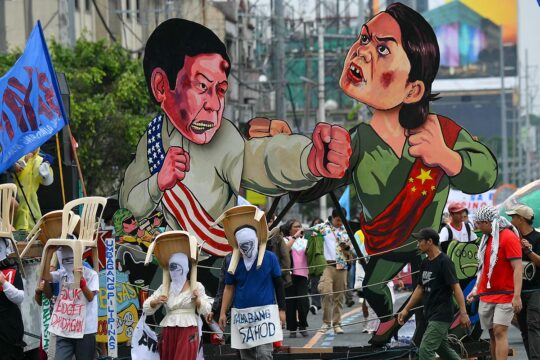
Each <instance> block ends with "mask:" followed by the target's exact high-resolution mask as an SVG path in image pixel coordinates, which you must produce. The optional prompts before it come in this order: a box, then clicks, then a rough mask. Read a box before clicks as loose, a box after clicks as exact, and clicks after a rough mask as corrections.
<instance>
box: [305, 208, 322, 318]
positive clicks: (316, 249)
mask: <svg viewBox="0 0 540 360" xmlns="http://www.w3.org/2000/svg"><path fill="white" fill-rule="evenodd" d="M322 223H323V220H322V219H321V218H315V219H313V220H312V221H311V223H310V229H312V228H313V227H315V226H316V225H319V224H322ZM306 255H307V257H308V266H309V270H308V271H309V293H310V299H311V306H310V307H309V311H311V313H312V314H313V315H316V314H317V312H318V311H319V310H320V309H321V308H322V304H321V295H319V280H320V279H321V275H322V273H323V271H324V268H325V267H326V259H325V258H324V238H323V237H322V235H321V234H319V233H317V232H313V233H311V235H310V236H309V241H308V246H307V249H306Z"/></svg>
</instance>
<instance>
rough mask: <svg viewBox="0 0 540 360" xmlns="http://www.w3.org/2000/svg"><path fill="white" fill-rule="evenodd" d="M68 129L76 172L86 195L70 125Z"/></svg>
mask: <svg viewBox="0 0 540 360" xmlns="http://www.w3.org/2000/svg"><path fill="white" fill-rule="evenodd" d="M67 128H68V131H69V143H70V144H71V149H72V150H73V156H74V157H75V163H76V164H77V172H78V173H79V178H80V179H81V185H82V190H83V195H84V196H85V197H86V186H85V185H84V178H83V174H82V170H81V164H80V163H79V157H78V156H77V149H75V146H73V135H72V134H71V127H70V126H69V125H68V126H67Z"/></svg>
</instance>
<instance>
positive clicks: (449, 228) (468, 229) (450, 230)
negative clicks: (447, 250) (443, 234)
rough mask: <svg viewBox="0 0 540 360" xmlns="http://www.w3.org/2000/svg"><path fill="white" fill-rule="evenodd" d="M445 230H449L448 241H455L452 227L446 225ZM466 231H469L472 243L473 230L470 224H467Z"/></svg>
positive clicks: (468, 236) (469, 238) (468, 234)
mask: <svg viewBox="0 0 540 360" xmlns="http://www.w3.org/2000/svg"><path fill="white" fill-rule="evenodd" d="M443 228H446V230H448V241H452V240H454V231H453V230H452V228H451V227H450V225H449V224H444V226H443ZM465 229H466V230H467V239H468V241H469V242H470V241H471V232H472V229H471V225H470V224H469V223H468V222H466V223H465ZM450 235H452V237H450Z"/></svg>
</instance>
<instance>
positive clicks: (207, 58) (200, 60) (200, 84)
mask: <svg viewBox="0 0 540 360" xmlns="http://www.w3.org/2000/svg"><path fill="white" fill-rule="evenodd" d="M143 66H144V75H145V78H146V83H147V86H148V90H149V92H150V95H151V96H152V98H153V100H154V101H155V102H156V103H157V104H159V105H160V106H161V109H162V110H163V111H164V112H165V114H166V115H167V117H168V118H169V119H170V121H171V122H172V124H173V125H174V127H175V128H176V129H177V130H178V131H179V132H180V133H181V134H182V136H184V137H185V138H186V139H188V140H189V141H191V142H194V143H196V144H206V143H209V142H210V141H211V140H212V138H213V136H214V135H215V134H216V132H217V131H218V130H219V127H220V126H221V121H222V116H223V110H224V108H225V94H226V93H227V89H228V82H227V78H228V76H229V71H230V68H231V61H230V59H229V56H228V55H227V49H226V48H225V44H224V43H223V42H222V41H221V40H220V39H219V38H218V37H217V35H216V34H214V33H213V32H212V31H211V30H210V29H208V28H207V27H205V26H203V25H201V24H197V23H195V22H192V21H188V20H184V19H169V20H167V21H165V22H163V23H161V24H160V25H159V26H158V27H157V28H156V29H155V30H154V32H153V33H152V34H151V35H150V37H149V38H148V41H147V43H146V48H145V53H144V60H143Z"/></svg>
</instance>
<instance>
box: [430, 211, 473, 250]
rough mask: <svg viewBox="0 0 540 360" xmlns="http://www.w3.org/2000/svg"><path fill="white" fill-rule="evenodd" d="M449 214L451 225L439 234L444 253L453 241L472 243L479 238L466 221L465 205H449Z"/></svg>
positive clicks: (446, 226)
mask: <svg viewBox="0 0 540 360" xmlns="http://www.w3.org/2000/svg"><path fill="white" fill-rule="evenodd" d="M448 212H449V213H450V223H449V224H446V225H445V226H443V228H442V229H441V232H440V233H439V238H440V244H441V249H442V251H443V252H444V253H446V251H447V249H448V246H449V245H450V241H452V240H456V241H459V242H471V241H474V240H476V239H477V238H478V237H477V236H476V234H475V233H474V231H473V230H474V229H472V227H471V225H470V224H469V223H468V222H465V221H464V219H465V217H466V214H467V212H468V211H467V208H466V207H465V206H464V205H462V204H460V203H452V204H450V205H448Z"/></svg>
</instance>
